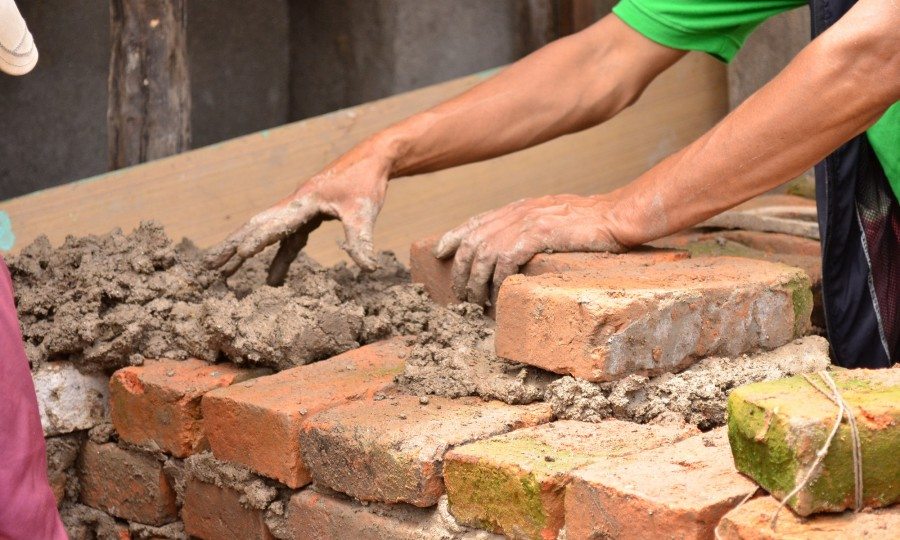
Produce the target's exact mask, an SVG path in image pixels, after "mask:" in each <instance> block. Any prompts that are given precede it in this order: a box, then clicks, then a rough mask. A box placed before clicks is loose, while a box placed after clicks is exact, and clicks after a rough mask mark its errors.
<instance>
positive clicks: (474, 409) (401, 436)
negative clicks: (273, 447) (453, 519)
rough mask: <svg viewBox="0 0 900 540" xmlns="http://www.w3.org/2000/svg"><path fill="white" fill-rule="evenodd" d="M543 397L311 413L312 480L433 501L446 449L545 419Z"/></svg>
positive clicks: (306, 434) (305, 441)
mask: <svg viewBox="0 0 900 540" xmlns="http://www.w3.org/2000/svg"><path fill="white" fill-rule="evenodd" d="M550 417H551V413H550V409H549V406H548V405H546V404H544V403H539V404H534V405H525V406H512V405H506V404H504V403H500V402H496V401H491V402H484V401H481V400H480V399H474V398H463V399H456V400H450V399H444V398H432V399H431V400H430V402H429V403H428V404H426V405H423V404H421V403H420V402H419V400H418V399H417V398H415V397H413V396H400V397H396V398H391V399H385V400H382V401H375V402H357V403H351V404H349V405H345V406H343V407H338V408H335V409H331V410H328V411H325V412H323V413H320V414H317V415H316V416H314V417H313V418H311V419H310V420H309V422H307V424H306V425H305V426H304V427H303V432H302V434H301V437H300V441H301V446H302V448H303V458H304V460H305V461H306V463H307V465H308V467H309V469H310V470H311V471H312V476H313V479H314V480H315V482H316V485H323V486H325V487H328V488H330V489H333V490H335V491H339V492H342V493H346V494H348V495H350V496H352V497H354V498H356V499H359V500H364V501H380V502H388V503H394V502H405V503H409V504H413V505H415V506H431V505H433V504H435V503H436V502H437V500H438V498H439V497H440V496H441V494H443V492H444V481H443V479H442V478H441V464H442V462H443V458H444V452H446V451H447V449H449V448H451V447H453V446H455V445H459V444H463V443H466V442H470V441H474V440H477V439H481V438H485V437H490V436H492V435H497V434H499V433H505V432H507V431H510V430H512V429H517V428H520V427H526V426H531V425H536V424H540V423H543V422H547V421H549V420H550Z"/></svg>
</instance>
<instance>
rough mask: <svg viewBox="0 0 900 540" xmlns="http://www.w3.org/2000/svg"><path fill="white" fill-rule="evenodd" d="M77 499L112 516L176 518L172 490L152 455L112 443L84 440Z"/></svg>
mask: <svg viewBox="0 0 900 540" xmlns="http://www.w3.org/2000/svg"><path fill="white" fill-rule="evenodd" d="M78 476H79V479H80V480H81V502H83V503H84V504H86V505H88V506H91V507H93V508H96V509H98V510H103V511H104V512H107V513H109V514H112V515H114V516H116V517H119V518H122V519H127V520H129V521H137V522H139V523H146V524H148V525H164V524H166V523H170V522H172V521H175V520H176V519H177V518H178V510H177V508H176V506H175V491H174V490H173V489H172V486H170V485H169V481H168V480H167V479H166V475H165V474H163V470H162V464H161V463H160V462H159V461H158V460H156V459H155V458H153V457H152V456H150V455H148V454H145V453H142V452H137V451H133V450H126V449H124V448H119V447H118V446H116V445H115V444H113V443H106V444H97V443H94V442H92V441H87V442H86V443H85V445H84V447H83V449H82V452H81V456H80V458H79V463H78Z"/></svg>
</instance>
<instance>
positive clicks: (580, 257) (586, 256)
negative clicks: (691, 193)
mask: <svg viewBox="0 0 900 540" xmlns="http://www.w3.org/2000/svg"><path fill="white" fill-rule="evenodd" d="M440 239H441V235H434V236H429V237H427V238H423V239H421V240H419V241H417V242H414V243H413V244H412V245H411V246H410V248H409V271H410V274H411V276H412V280H413V282H415V283H422V284H423V285H425V290H426V291H428V295H429V296H431V299H432V300H434V301H435V302H437V303H438V304H442V305H447V304H456V303H458V302H459V299H457V298H456V295H454V294H453V286H452V281H451V279H450V271H451V269H452V267H453V258H452V257H451V258H449V259H437V258H435V256H434V254H433V250H434V247H435V246H436V245H437V243H438V241H439V240H440ZM689 256H690V254H689V253H687V252H686V251H683V250H678V249H661V248H652V247H645V246H642V247H639V248H636V249H634V250H632V251H630V252H628V253H625V254H615V253H550V254H548V253H538V254H537V255H535V256H534V257H532V259H531V260H530V261H528V263H527V264H526V265H525V266H523V267H522V269H521V272H522V274H524V275H526V276H537V275H540V274H547V273H551V272H554V273H559V272H579V271H585V270H596V269H601V270H602V269H606V268H610V267H613V268H614V267H619V266H622V265H632V266H638V267H641V266H649V265H652V264H656V263H658V262H666V261H675V260H680V259H685V258H687V257H689ZM492 300H494V301H496V291H494V297H493V299H492ZM493 303H496V302H492V304H493Z"/></svg>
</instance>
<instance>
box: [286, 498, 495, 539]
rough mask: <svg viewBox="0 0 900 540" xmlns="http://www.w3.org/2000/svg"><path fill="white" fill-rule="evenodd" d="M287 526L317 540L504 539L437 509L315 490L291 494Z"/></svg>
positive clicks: (294, 534)
mask: <svg viewBox="0 0 900 540" xmlns="http://www.w3.org/2000/svg"><path fill="white" fill-rule="evenodd" d="M287 527H288V531H289V534H290V535H291V537H292V538H315V539H316V540H344V539H347V538H359V539H363V538H372V539H376V538H379V539H380V538H384V539H388V538H389V539H391V540H425V539H429V538H445V539H453V540H493V539H496V540H500V537H497V536H494V535H490V534H486V533H484V532H483V531H470V530H468V531H467V530H464V529H463V528H462V527H459V526H457V525H455V524H454V523H452V522H450V520H447V519H446V518H445V515H443V514H442V513H441V511H440V510H438V509H437V508H417V507H415V506H409V505H406V504H391V505H386V504H385V505H378V504H370V505H369V506H367V507H363V506H362V505H360V504H359V503H357V502H355V501H353V500H350V499H348V498H346V497H341V496H339V495H325V494H322V493H318V492H316V491H313V490H311V489H307V490H304V491H301V492H299V493H297V494H296V495H294V496H293V497H291V501H290V504H289V505H288V511H287Z"/></svg>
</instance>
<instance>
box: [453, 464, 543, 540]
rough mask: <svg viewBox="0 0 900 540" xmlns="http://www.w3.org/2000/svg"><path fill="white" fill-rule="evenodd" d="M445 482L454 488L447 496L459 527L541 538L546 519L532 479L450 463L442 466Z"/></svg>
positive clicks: (539, 492) (513, 473)
mask: <svg viewBox="0 0 900 540" xmlns="http://www.w3.org/2000/svg"><path fill="white" fill-rule="evenodd" d="M517 473H518V474H517ZM444 481H445V483H446V484H447V486H453V489H448V494H447V496H448V500H449V503H450V511H451V512H452V513H453V515H454V516H455V517H456V518H457V519H458V520H459V521H460V522H461V523H464V524H466V525H470V526H473V527H477V528H480V529H486V530H489V531H493V532H496V533H503V532H504V531H505V530H506V531H509V530H517V531H519V532H520V534H522V535H527V536H529V537H532V538H540V537H541V529H543V528H544V526H545V525H546V523H547V515H546V513H545V512H544V505H543V502H542V501H541V486H540V483H539V482H538V480H537V479H536V478H535V477H534V475H532V474H528V473H522V472H521V471H514V472H511V471H507V470H504V469H500V468H496V467H485V466H482V464H480V463H478V462H464V461H453V462H447V463H446V464H445V467H444Z"/></svg>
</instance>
